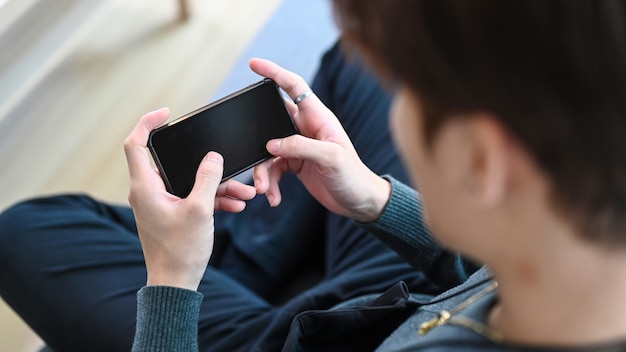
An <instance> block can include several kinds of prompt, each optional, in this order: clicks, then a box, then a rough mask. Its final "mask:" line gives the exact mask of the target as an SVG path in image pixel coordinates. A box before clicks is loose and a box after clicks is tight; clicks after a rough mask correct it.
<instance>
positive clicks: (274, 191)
mask: <svg viewBox="0 0 626 352" xmlns="http://www.w3.org/2000/svg"><path fill="white" fill-rule="evenodd" d="M288 169H289V166H288V165H287V160H285V159H282V158H277V159H276V160H275V161H274V162H273V163H272V166H271V167H270V169H269V187H268V189H267V193H265V197H267V201H268V203H269V204H270V206H272V207H277V206H279V205H280V203H281V201H282V198H283V197H282V194H281V193H280V179H281V178H282V177H283V175H284V174H285V173H286V172H287V171H288Z"/></svg>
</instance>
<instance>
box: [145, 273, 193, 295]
mask: <svg viewBox="0 0 626 352" xmlns="http://www.w3.org/2000/svg"><path fill="white" fill-rule="evenodd" d="M203 274H204V270H203V271H202V272H199V271H198V270H190V271H182V272H176V271H171V270H148V277H147V281H146V286H169V287H178V288H184V289H187V290H192V291H197V290H198V287H199V286H200V281H202V276H203Z"/></svg>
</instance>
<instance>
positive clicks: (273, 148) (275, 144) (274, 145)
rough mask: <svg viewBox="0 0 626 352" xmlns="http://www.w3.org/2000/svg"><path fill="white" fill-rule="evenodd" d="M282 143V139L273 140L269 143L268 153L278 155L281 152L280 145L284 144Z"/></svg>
mask: <svg viewBox="0 0 626 352" xmlns="http://www.w3.org/2000/svg"><path fill="white" fill-rule="evenodd" d="M282 141H283V140H282V139H273V140H271V141H269V142H267V151H268V152H270V153H272V154H276V153H278V150H280V144H281V143H282Z"/></svg>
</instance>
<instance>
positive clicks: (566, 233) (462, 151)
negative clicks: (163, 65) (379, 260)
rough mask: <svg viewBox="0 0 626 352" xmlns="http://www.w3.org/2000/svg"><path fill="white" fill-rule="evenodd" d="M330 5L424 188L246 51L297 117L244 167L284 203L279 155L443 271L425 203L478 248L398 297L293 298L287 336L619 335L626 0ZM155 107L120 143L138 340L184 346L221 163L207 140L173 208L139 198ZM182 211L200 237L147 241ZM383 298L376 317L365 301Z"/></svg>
mask: <svg viewBox="0 0 626 352" xmlns="http://www.w3.org/2000/svg"><path fill="white" fill-rule="evenodd" d="M335 9H336V14H337V18H338V22H339V23H340V26H341V27H342V29H343V30H344V35H345V36H346V40H347V42H349V43H354V44H356V45H357V46H358V47H359V48H361V49H362V50H363V51H364V52H365V53H366V54H367V56H368V57H369V58H370V61H371V62H372V63H373V65H374V67H376V68H377V69H378V71H379V72H380V73H381V75H382V76H383V77H385V78H386V79H387V80H388V82H393V83H394V85H395V87H396V91H395V95H394V104H393V106H394V107H393V109H392V112H391V121H392V126H393V131H394V136H395V140H396V141H397V144H398V146H399V149H400V150H401V154H402V156H403V159H404V161H405V162H406V165H407V166H408V168H409V170H410V173H411V176H412V180H413V181H414V183H415V184H416V185H417V186H418V187H419V190H420V193H421V196H419V197H418V195H417V194H416V193H413V192H412V191H411V190H410V189H408V188H407V187H406V186H403V185H402V184H400V183H398V182H397V181H396V180H394V179H392V178H389V177H387V178H381V177H379V176H377V175H376V173H375V172H372V171H371V170H370V169H368V168H367V166H366V165H365V164H364V163H363V162H361V160H360V159H359V156H358V155H357V153H356V151H355V149H354V148H353V146H352V144H351V142H350V139H349V137H348V135H347V134H346V133H345V132H344V130H343V129H342V126H341V125H340V123H339V121H338V120H337V119H336V118H335V117H334V116H333V114H332V113H331V112H330V111H329V110H328V109H327V108H326V107H324V105H323V104H322V103H321V102H320V100H318V99H317V98H316V97H315V96H314V95H309V94H308V91H309V88H308V86H307V85H306V84H305V82H304V81H303V80H302V79H301V78H299V77H298V76H296V75H295V74H293V73H291V72H288V71H286V70H284V69H282V68H280V67H278V66H277V65H275V64H273V63H271V62H267V61H263V60H258V59H255V60H252V61H251V63H250V66H251V68H252V69H253V70H254V71H255V72H257V73H258V74H259V75H261V76H265V77H269V78H272V79H274V80H275V81H276V82H278V83H279V85H281V86H282V87H283V88H284V89H285V90H286V91H287V93H288V94H289V95H290V97H291V98H292V99H294V104H292V105H291V108H292V110H293V112H294V116H295V118H296V123H297V124H298V127H299V129H300V131H302V133H303V136H292V137H288V138H285V139H281V140H274V141H270V142H269V143H268V145H267V148H268V150H269V151H270V152H271V153H272V154H273V155H275V156H276V158H275V159H274V160H273V161H271V162H268V163H265V164H264V165H262V166H260V167H257V169H256V170H255V186H256V189H257V192H260V193H265V194H266V195H267V198H268V200H269V201H270V203H271V204H272V205H278V204H280V202H281V193H280V192H281V188H280V186H279V184H278V180H279V179H280V177H281V176H282V175H283V174H284V173H286V172H293V173H295V174H296V175H297V176H298V178H299V179H300V180H301V181H302V182H303V184H304V185H305V186H306V188H307V190H308V191H309V192H310V193H311V194H312V195H313V196H314V197H315V199H317V200H318V201H319V202H320V203H321V204H322V205H324V206H325V207H326V208H327V209H329V210H331V211H333V212H335V213H337V214H340V215H343V216H347V217H350V218H353V219H354V220H356V221H357V222H360V223H361V224H362V226H363V227H364V228H366V229H368V230H370V231H372V232H373V233H375V234H376V235H377V236H378V237H379V238H380V239H382V240H383V241H385V242H387V243H388V244H389V245H390V246H392V247H393V248H394V249H396V250H397V251H398V252H399V253H401V254H402V255H403V256H404V257H405V258H406V259H407V260H408V261H410V262H411V263H414V264H416V265H417V267H418V268H420V269H422V270H424V272H426V273H429V274H433V273H442V274H445V277H447V278H457V279H458V278H460V277H462V276H463V275H462V273H463V270H462V268H463V267H464V265H467V264H466V263H467V262H466V261H464V260H461V259H460V258H459V257H458V256H455V255H453V254H450V253H448V252H446V251H444V250H443V249H441V248H440V247H439V246H437V245H436V244H435V243H434V241H433V238H431V237H430V234H429V233H428V232H426V231H424V227H423V224H422V220H423V219H425V220H426V222H427V223H428V225H429V227H430V228H431V229H432V231H433V233H434V234H435V235H436V237H437V239H438V240H439V241H441V243H443V244H444V245H445V246H446V247H447V248H450V249H453V250H457V251H459V252H461V253H463V254H465V255H466V256H467V257H469V258H473V259H474V260H476V261H477V262H481V263H485V264H486V266H485V267H483V268H482V269H480V270H479V271H478V272H476V273H475V274H473V275H472V276H471V277H470V278H469V279H468V280H467V281H465V282H464V283H462V284H461V285H459V286H458V287H456V288H453V289H451V290H449V291H448V292H445V293H443V294H441V295H439V296H437V297H435V298H433V299H430V300H429V299H426V298H425V297H423V296H421V297H414V298H413V299H408V300H407V299H406V291H405V289H404V287H402V285H400V286H395V287H394V288H392V289H390V290H389V291H388V292H386V293H385V294H383V295H381V296H380V297H378V298H372V297H363V298H362V299H357V300H353V301H349V302H345V303H343V304H341V305H339V306H337V307H334V308H333V309H330V310H325V311H319V310H318V311H305V312H303V313H301V314H299V315H298V316H297V317H296V318H295V319H294V320H293V324H292V325H291V329H290V333H289V335H288V336H287V339H286V341H285V344H284V349H285V350H325V351H327V350H348V349H350V348H352V349H371V348H372V346H371V345H362V344H360V342H361V340H359V339H360V338H364V337H367V336H369V333H371V332H373V331H380V330H384V331H385V332H387V331H389V329H390V328H391V330H393V331H391V332H389V334H388V336H387V337H386V338H385V339H384V341H382V342H381V344H380V345H378V346H377V347H378V350H381V351H388V350H432V351H447V350H450V351H486V350H503V351H506V350H509V351H512V350H516V351H517V350H542V351H545V350H551V351H570V350H577V351H579V350H585V351H622V350H625V349H626V314H624V305H625V304H624V303H625V302H626V299H625V298H624V297H626V142H625V141H626V49H625V46H624V43H625V40H626V3H625V2H624V1H608V0H607V1H602V0H587V1H583V0H581V1H568V0H552V1H515V2H512V1H499V0H475V1H462V0H437V1H426V0H424V1H417V0H406V1H375V0H372V1H363V0H335ZM166 118H167V114H166V113H164V112H163V111H159V112H154V113H150V114H147V115H145V116H144V117H143V118H142V119H141V120H140V122H139V123H138V125H137V128H136V129H135V130H134V131H133V132H131V134H130V136H129V138H128V139H127V141H126V145H125V148H126V153H127V157H128V161H129V169H130V172H131V178H132V180H133V182H132V184H131V193H130V196H131V201H132V203H133V208H134V211H135V214H136V217H137V221H138V224H139V236H140V238H141V239H142V243H144V250H145V251H146V258H148V257H151V258H153V260H147V261H146V265H147V268H148V285H147V287H145V288H143V289H142V290H141V291H140V293H139V319H138V330H137V335H136V339H135V349H136V350H144V349H145V350H150V349H151V348H154V347H155V346H160V347H164V348H167V347H170V348H174V349H176V350H193V349H194V348H195V347H196V346H195V345H194V344H193V343H194V341H195V336H196V332H195V331H196V330H195V321H196V320H195V317H196V315H197V312H198V304H199V301H200V300H201V295H200V294H198V293H195V292H194V290H195V289H196V288H197V286H198V284H199V282H200V278H201V277H202V272H203V270H204V265H205V263H206V261H208V259H209V257H210V246H209V245H207V243H209V242H210V239H211V238H212V231H211V228H212V223H213V222H212V221H213V220H212V213H213V207H214V203H213V199H214V196H215V194H216V191H217V190H218V183H219V179H220V175H221V165H222V161H221V158H220V156H219V155H217V154H215V153H209V154H208V155H207V158H206V159H205V160H204V161H203V162H202V164H201V166H200V170H199V173H198V178H197V185H198V186H197V188H196V189H194V192H192V198H191V201H190V202H188V203H186V206H189V207H190V210H191V213H193V214H195V215H194V216H191V217H190V218H187V219H185V220H186V221H184V222H183V221H181V222H179V223H176V221H175V220H171V218H170V220H167V215H171V209H169V207H168V206H167V204H164V205H163V206H159V207H154V206H150V205H149V204H151V203H152V204H153V202H154V200H155V197H154V196H153V195H152V194H151V193H150V190H149V189H146V188H145V187H142V186H141V185H142V184H145V182H147V181H148V180H149V179H150V178H151V179H153V180H154V181H153V184H154V185H155V186H157V183H158V182H157V178H156V176H155V175H149V172H148V170H149V164H148V162H147V156H146V154H145V150H144V146H145V140H146V138H147V133H148V131H149V130H150V129H151V128H154V127H155V126H158V125H159V124H160V123H162V122H163V121H164V120H165V119H166ZM373 147H374V148H375V146H373ZM158 186H159V187H162V186H161V185H160V184H158ZM219 195H220V193H219V192H218V202H219ZM194 199H196V200H195V201H194ZM200 199H205V200H206V199H210V201H203V202H201V201H199V200H200ZM218 204H219V203H218ZM159 219H161V221H159ZM163 219H165V220H163ZM142 224H143V225H144V226H141V225H142ZM183 224H185V225H186V226H188V225H189V224H193V225H192V226H191V227H187V228H186V229H188V230H189V231H186V233H187V234H188V235H189V236H190V237H191V238H193V239H195V240H196V241H197V242H195V243H193V246H189V247H187V246H182V245H181V247H183V248H179V249H180V250H179V251H168V252H165V251H163V248H164V247H165V248H170V247H169V246H163V244H162V243H163V242H166V243H168V242H170V241H172V243H174V244H179V242H178V241H176V240H175V239H171V238H170V236H169V233H168V231H167V229H172V230H173V229H178V228H180V227H181V226H183ZM203 244H204V245H203ZM172 246H173V245H172ZM189 253H193V255H190V254H189ZM173 263H176V264H177V266H176V268H175V269H176V270H172V264H173ZM433 278H435V277H433ZM458 281H461V280H458ZM177 287H178V288H177ZM394 307H395V308H397V309H396V310H393V308H394ZM380 312H384V313H382V314H381V315H385V314H386V315H385V317H386V320H383V321H372V320H369V321H368V320H367V319H366V318H371V317H372V316H375V315H377V314H378V313H380ZM183 313H184V314H183ZM390 317H392V318H390ZM181 321H182V322H185V323H186V324H187V325H186V326H184V328H181V329H180V330H177V331H175V332H172V333H170V334H166V335H163V333H164V332H168V331H170V332H171V331H172V330H171V328H172V327H173V326H177V327H178V326H180V325H173V324H174V322H177V323H180V322H181ZM394 323H395V326H394V325H393V324H394Z"/></svg>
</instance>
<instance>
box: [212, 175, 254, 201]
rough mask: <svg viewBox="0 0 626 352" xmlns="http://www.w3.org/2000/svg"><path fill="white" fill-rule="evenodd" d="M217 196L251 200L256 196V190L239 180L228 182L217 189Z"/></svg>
mask: <svg viewBox="0 0 626 352" xmlns="http://www.w3.org/2000/svg"><path fill="white" fill-rule="evenodd" d="M217 196H218V197H224V196H226V197H232V198H236V199H241V200H250V199H252V198H254V196H256V189H255V188H254V187H253V186H250V185H246V184H243V183H241V182H239V181H237V180H228V181H226V182H224V183H222V184H221V185H219V187H217Z"/></svg>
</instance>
